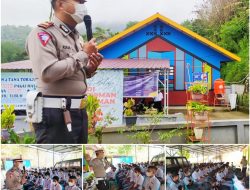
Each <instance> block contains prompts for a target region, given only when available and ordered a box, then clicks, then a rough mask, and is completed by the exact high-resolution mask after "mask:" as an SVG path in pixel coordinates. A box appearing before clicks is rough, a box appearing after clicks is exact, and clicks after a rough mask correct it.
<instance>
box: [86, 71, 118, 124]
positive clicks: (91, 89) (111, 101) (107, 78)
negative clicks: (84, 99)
mask: <svg viewBox="0 0 250 190" xmlns="http://www.w3.org/2000/svg"><path fill="white" fill-rule="evenodd" d="M87 84H88V91H87V94H92V95H94V96H96V97H97V98H98V99H99V100H100V104H101V109H102V111H103V115H104V116H105V115H106V114H108V113H111V114H112V116H113V117H115V118H116V119H117V120H116V121H114V122H113V125H121V124H122V118H123V71H122V70H99V71H97V74H96V75H95V76H94V77H92V78H90V79H88V80H87Z"/></svg>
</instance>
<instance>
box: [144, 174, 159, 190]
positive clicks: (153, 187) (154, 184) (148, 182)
mask: <svg viewBox="0 0 250 190" xmlns="http://www.w3.org/2000/svg"><path fill="white" fill-rule="evenodd" d="M160 186H161V183H160V181H159V180H158V179H157V178H156V177H155V176H153V177H146V179H145V183H144V188H145V190H158V189H159V188H160Z"/></svg>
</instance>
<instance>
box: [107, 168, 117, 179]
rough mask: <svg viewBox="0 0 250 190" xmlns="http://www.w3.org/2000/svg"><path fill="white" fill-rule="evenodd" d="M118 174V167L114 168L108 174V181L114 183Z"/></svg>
mask: <svg viewBox="0 0 250 190" xmlns="http://www.w3.org/2000/svg"><path fill="white" fill-rule="evenodd" d="M115 174H116V167H114V166H112V167H111V170H110V171H109V172H108V173H107V180H109V181H114V180H115Z"/></svg>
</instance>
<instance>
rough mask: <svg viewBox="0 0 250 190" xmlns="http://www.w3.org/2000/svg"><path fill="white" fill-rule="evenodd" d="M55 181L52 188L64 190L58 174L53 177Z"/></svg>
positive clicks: (53, 189)
mask: <svg viewBox="0 0 250 190" xmlns="http://www.w3.org/2000/svg"><path fill="white" fill-rule="evenodd" d="M52 180H53V182H52V184H51V187H50V190H62V187H61V185H60V184H59V177H58V176H54V177H53V178H52Z"/></svg>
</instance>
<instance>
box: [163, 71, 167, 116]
mask: <svg viewBox="0 0 250 190" xmlns="http://www.w3.org/2000/svg"><path fill="white" fill-rule="evenodd" d="M166 80H167V77H166V69H164V111H163V113H164V115H165V114H166V108H167V106H166V105H167V99H166V93H167V92H166V88H167V84H166Z"/></svg>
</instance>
